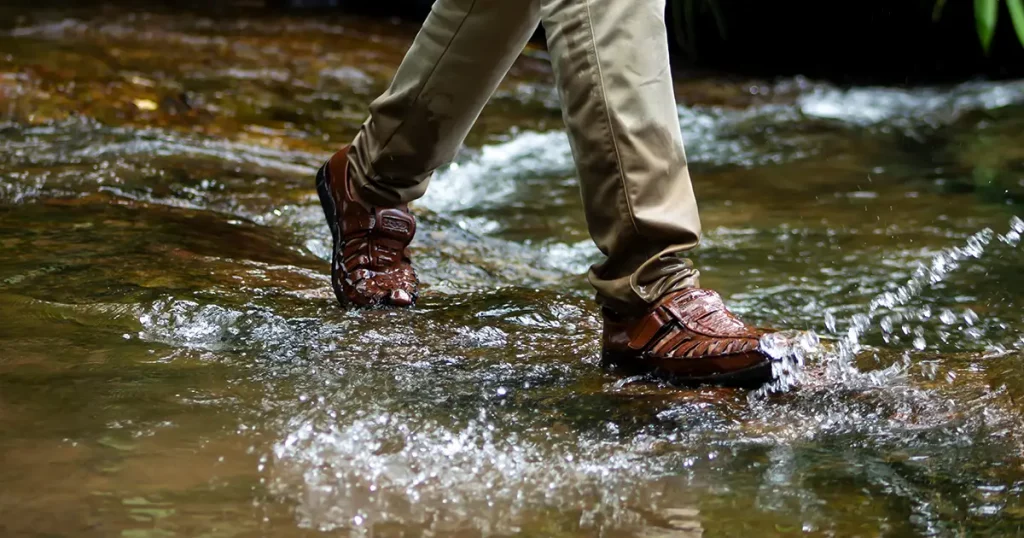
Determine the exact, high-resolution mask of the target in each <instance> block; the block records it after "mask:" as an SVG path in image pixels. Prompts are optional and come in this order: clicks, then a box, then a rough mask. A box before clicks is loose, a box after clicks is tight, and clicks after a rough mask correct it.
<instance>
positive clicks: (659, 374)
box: [601, 351, 772, 389]
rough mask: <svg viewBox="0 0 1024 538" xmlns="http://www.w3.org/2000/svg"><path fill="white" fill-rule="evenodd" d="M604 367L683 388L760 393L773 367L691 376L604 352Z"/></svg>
mask: <svg viewBox="0 0 1024 538" xmlns="http://www.w3.org/2000/svg"><path fill="white" fill-rule="evenodd" d="M601 365H602V366H603V367H609V366H614V367H617V368H619V369H621V370H623V371H624V372H626V373H628V374H630V375H637V374H650V375H652V376H654V377H656V378H658V379H661V380H663V381H666V382H668V383H671V384H673V385H678V386H683V387H699V386H703V385H715V386H722V387H733V388H745V389H756V388H760V387H761V386H762V385H764V384H765V383H769V382H771V381H772V363H771V361H770V360H768V359H767V358H766V359H765V360H764V362H760V363H757V364H755V365H753V366H748V367H746V368H743V369H741V370H735V371H732V372H725V373H721V374H714V375H708V376H690V375H683V374H679V373H677V372H671V371H668V370H665V369H664V368H659V367H657V366H656V365H653V364H650V363H646V362H644V361H642V360H640V359H637V358H636V357H633V356H629V357H624V356H620V355H616V354H614V353H609V352H607V351H606V352H603V353H602V355H601Z"/></svg>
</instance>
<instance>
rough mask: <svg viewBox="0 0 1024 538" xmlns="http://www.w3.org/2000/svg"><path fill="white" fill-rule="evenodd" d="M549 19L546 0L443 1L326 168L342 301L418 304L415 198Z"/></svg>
mask: <svg viewBox="0 0 1024 538" xmlns="http://www.w3.org/2000/svg"><path fill="white" fill-rule="evenodd" d="M539 24H540V4H539V0H437V1H436V2H435V3H434V5H433V8H432V10H431V12H430V13H429V14H428V16H427V18H426V20H425V21H424V23H423V27H422V29H421V30H420V32H419V33H418V34H417V35H416V38H415V40H414V41H413V43H412V46H411V47H410V49H409V51H408V52H407V53H406V56H405V58H404V59H403V61H402V63H401V65H400V66H399V67H398V72H397V73H396V74H395V77H394V79H393V80H392V82H391V85H390V87H389V88H388V89H387V91H386V92H384V94H383V95H381V96H379V97H378V98H377V99H375V100H374V101H373V103H371V105H370V113H369V118H367V120H366V121H365V122H364V124H363V126H362V128H361V129H360V131H359V133H357V135H356V137H355V140H354V141H353V142H352V143H351V144H350V145H348V146H346V147H344V148H343V149H342V150H341V151H338V152H337V153H336V154H335V155H334V156H333V157H331V158H330V160H328V161H327V163H325V164H324V166H323V167H321V169H320V170H319V171H318V173H317V178H316V187H317V193H318V194H319V197H320V204H321V207H322V208H323V210H324V216H325V217H326V219H327V224H328V226H329V227H330V230H331V235H332V237H333V240H334V247H333V254H332V259H331V285H332V287H333V288H334V292H335V295H336V296H337V298H338V301H339V302H340V303H341V304H342V305H346V304H354V305H358V306H375V305H389V306H411V305H413V304H415V302H416V299H417V297H418V294H419V291H418V290H419V279H418V277H417V276H416V271H415V269H414V268H413V265H412V260H411V256H410V251H409V248H408V247H409V245H410V243H411V242H412V240H413V236H414V235H415V233H416V219H415V217H414V216H413V214H412V212H410V211H409V208H408V203H409V202H411V201H413V200H415V199H417V198H419V197H420V196H422V195H423V193H424V192H425V191H426V188H427V182H428V179H429V177H430V174H431V173H432V172H433V171H434V170H435V169H436V168H437V167H439V166H441V165H443V164H445V163H447V162H449V161H451V160H452V159H454V158H455V153H456V151H457V150H458V148H459V146H461V145H462V142H463V140H464V139H465V138H466V135H467V134H468V132H469V130H470V128H471V127H472V126H473V124H474V123H475V121H476V119H477V118H478V117H479V115H480V112H481V110H482V109H483V107H484V105H485V104H486V103H487V101H488V100H489V99H490V97H491V95H492V94H493V93H494V90H495V88H497V86H498V84H499V83H500V82H501V79H502V78H503V77H504V76H505V75H506V73H507V72H508V70H509V68H510V67H511V66H512V63H513V62H514V61H515V59H516V58H517V57H518V56H519V54H520V53H521V52H522V50H523V47H525V46H526V43H527V41H528V40H529V38H530V36H531V35H532V34H533V33H534V31H536V29H537V26H538V25H539Z"/></svg>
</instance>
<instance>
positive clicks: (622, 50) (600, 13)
mask: <svg viewBox="0 0 1024 538" xmlns="http://www.w3.org/2000/svg"><path fill="white" fill-rule="evenodd" d="M541 13H542V19H543V22H544V28H545V30H546V31H547V33H548V39H549V48H550V51H551V57H552V58H553V60H554V62H555V75H556V78H557V80H558V88H559V91H560V94H561V99H562V109H563V115H564V119H565V122H566V125H567V127H568V130H569V138H570V140H571V141H572V150H573V156H574V158H575V160H576V165H577V168H578V172H579V176H580V183H581V185H580V186H581V189H582V192H583V202H584V206H585V209H586V218H587V224H588V226H589V229H590V233H591V235H592V237H593V239H594V241H595V242H596V243H597V246H598V247H599V248H600V250H601V251H602V252H603V253H604V254H605V255H606V259H605V260H604V261H603V262H602V263H598V264H595V265H594V266H593V267H592V268H591V271H590V282H591V283H592V284H593V285H594V287H595V288H596V290H597V296H598V302H599V303H600V304H601V305H602V306H603V307H604V308H603V309H602V311H603V312H602V318H603V322H604V331H603V336H602V357H603V360H604V361H605V362H606V363H616V364H619V365H621V366H625V367H627V368H640V369H645V370H649V369H654V370H656V371H659V372H661V373H663V374H667V375H668V376H669V377H671V378H674V379H677V380H680V381H684V382H696V383H705V382H712V383H725V384H747V383H752V384H756V383H761V382H764V381H766V380H767V379H769V378H770V377H771V375H772V367H771V362H770V357H769V356H768V355H767V354H766V353H765V352H764V351H763V349H762V348H761V345H760V339H761V338H762V336H763V335H764V331H761V330H759V329H757V328H754V327H751V326H748V325H746V324H745V323H743V322H742V321H740V320H739V319H737V318H736V317H735V316H734V315H733V314H732V313H730V312H729V311H728V309H726V307H725V304H724V303H723V301H722V300H721V297H719V296H718V294H717V293H715V292H714V291H711V290H705V289H700V288H699V284H698V273H697V271H696V270H695V269H694V267H693V265H692V264H691V263H690V262H689V261H688V260H685V259H683V258H680V257H678V253H680V252H683V251H687V250H690V249H692V248H694V247H696V246H697V244H698V243H699V241H700V234H701V229H700V220H699V219H698V215H697V204H696V200H695V199H694V194H693V189H692V186H691V184H690V175H689V170H688V168H687V163H686V153H685V152H684V151H683V140H682V134H681V130H680V125H679V119H678V113H677V111H676V102H675V94H674V92H673V88H672V78H671V71H670V68H669V58H668V36H667V29H666V28H665V0H634V1H630V2H623V1H621V0H542V8H541Z"/></svg>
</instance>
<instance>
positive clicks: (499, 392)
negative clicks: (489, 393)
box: [498, 387, 508, 396]
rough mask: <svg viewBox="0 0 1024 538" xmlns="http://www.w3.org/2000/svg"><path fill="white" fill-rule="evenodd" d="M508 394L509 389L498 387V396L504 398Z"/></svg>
mask: <svg viewBox="0 0 1024 538" xmlns="http://www.w3.org/2000/svg"><path fill="white" fill-rule="evenodd" d="M507 393H508V389H506V388H505V387H498V396H504V395H505V394H507Z"/></svg>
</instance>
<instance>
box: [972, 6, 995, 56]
mask: <svg viewBox="0 0 1024 538" xmlns="http://www.w3.org/2000/svg"><path fill="white" fill-rule="evenodd" d="M998 15H999V0H974V23H975V24H976V25H977V28H978V39H980V40H981V48H982V49H983V50H984V51H985V54H988V51H989V49H990V48H991V46H992V36H993V35H995V33H996V17H997V16H998Z"/></svg>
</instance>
